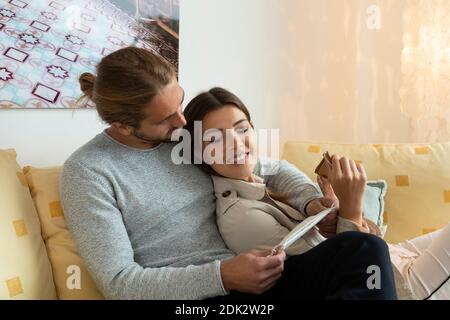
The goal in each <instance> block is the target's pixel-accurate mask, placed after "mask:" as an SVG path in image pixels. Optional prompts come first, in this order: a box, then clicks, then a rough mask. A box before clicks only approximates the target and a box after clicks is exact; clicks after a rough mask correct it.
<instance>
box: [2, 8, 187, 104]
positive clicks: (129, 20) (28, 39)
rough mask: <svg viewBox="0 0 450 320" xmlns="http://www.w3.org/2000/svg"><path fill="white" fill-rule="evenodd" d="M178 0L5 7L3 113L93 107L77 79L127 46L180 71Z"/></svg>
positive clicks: (3, 17)
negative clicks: (84, 99) (150, 53)
mask: <svg viewBox="0 0 450 320" xmlns="http://www.w3.org/2000/svg"><path fill="white" fill-rule="evenodd" d="M178 41H179V1H178V0H139V1H137V0H136V1H133V0H56V1H50V0H45V1H43V0H0V109H14V108H21V109H40V108H46V109H48V108H50V109H65V108H81V107H83V108H93V107H94V105H93V104H92V103H88V104H80V103H78V100H79V98H80V96H81V95H82V93H81V91H80V89H79V85H78V77H79V75H80V74H81V73H83V72H92V73H94V72H95V68H96V65H97V64H98V62H99V61H100V60H101V59H102V58H103V57H104V56H106V55H108V54H109V53H111V52H113V51H116V50H118V49H120V48H123V47H126V46H137V47H142V48H146V49H148V50H151V51H153V52H155V53H157V54H159V55H161V56H162V57H163V58H164V59H166V60H167V61H169V62H170V63H171V64H173V65H174V67H175V68H176V69H178Z"/></svg>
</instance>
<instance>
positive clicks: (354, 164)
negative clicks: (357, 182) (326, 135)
mask: <svg viewBox="0 0 450 320" xmlns="http://www.w3.org/2000/svg"><path fill="white" fill-rule="evenodd" d="M350 168H351V170H352V172H353V175H354V176H356V177H358V176H359V175H360V172H359V170H358V168H357V166H356V162H355V161H353V160H350Z"/></svg>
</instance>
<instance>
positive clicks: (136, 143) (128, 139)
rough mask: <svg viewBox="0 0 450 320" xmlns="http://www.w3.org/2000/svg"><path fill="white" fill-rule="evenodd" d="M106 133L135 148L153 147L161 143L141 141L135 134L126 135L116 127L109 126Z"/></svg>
mask: <svg viewBox="0 0 450 320" xmlns="http://www.w3.org/2000/svg"><path fill="white" fill-rule="evenodd" d="M106 134H108V135H109V136H110V137H111V138H113V139H114V140H116V141H117V142H119V143H121V144H124V145H126V146H128V147H131V148H135V149H142V150H146V149H153V148H155V147H157V146H158V145H159V143H149V142H145V141H141V140H139V139H138V138H136V137H135V136H133V135H131V136H124V135H122V134H120V133H118V132H116V131H115V130H114V128H112V127H109V128H108V129H106Z"/></svg>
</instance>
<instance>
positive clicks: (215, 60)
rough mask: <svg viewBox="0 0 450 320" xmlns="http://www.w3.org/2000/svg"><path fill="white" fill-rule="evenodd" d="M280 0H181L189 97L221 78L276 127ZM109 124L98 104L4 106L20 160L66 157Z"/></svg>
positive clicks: (4, 139)
mask: <svg viewBox="0 0 450 320" xmlns="http://www.w3.org/2000/svg"><path fill="white" fill-rule="evenodd" d="M276 2H277V1H276V0H245V1H242V0H226V1H224V0H188V1H181V4H182V7H181V30H180V33H181V43H180V65H181V66H180V82H181V84H182V86H183V87H184V88H185V91H186V101H189V99H191V98H192V97H194V96H195V95H196V94H197V93H198V92H199V91H201V90H205V89H209V88H211V87H212V86H215V85H220V86H223V87H226V88H228V89H230V90H232V91H234V92H236V93H237V94H238V95H239V96H240V97H241V98H242V99H243V100H244V102H246V103H247V104H248V106H249V107H250V109H251V112H252V113H253V115H254V118H255V119H254V120H255V123H256V124H257V125H258V126H260V127H264V128H270V127H271V123H272V121H276V119H277V114H276V113H274V112H272V110H273V108H272V107H271V106H272V105H273V104H274V99H275V97H276V92H277V90H278V89H277V87H276V86H277V81H276V80H277V79H276V78H274V77H273V76H272V74H273V71H274V70H273V64H271V61H272V60H273V59H274V56H275V51H274V50H273V46H276V45H277V44H276V41H267V39H268V38H273V35H274V30H275V29H276V28H278V27H279V25H280V24H279V23H277V21H275V20H274V15H273V10H275V4H276ZM274 28H275V29H274ZM275 38H276V37H275ZM272 40H273V39H272ZM275 40H276V39H275ZM270 66H272V67H270ZM0 100H1V92H0ZM104 127H105V125H104V124H102V123H101V122H100V120H99V119H98V117H97V114H96V112H95V110H0V149H6V148H15V149H16V151H17V153H18V160H19V163H20V164H21V165H22V166H25V165H33V166H52V165H60V164H62V163H63V162H64V160H65V159H66V158H67V157H68V156H69V155H70V154H71V153H72V152H73V151H74V150H75V149H76V148H78V147H79V146H81V145H83V144H84V143H85V142H87V141H88V140H89V139H91V138H92V137H93V136H94V135H96V134H97V133H99V132H100V131H101V130H102V129H103V128H104Z"/></svg>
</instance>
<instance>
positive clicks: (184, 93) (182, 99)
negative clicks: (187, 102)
mask: <svg viewBox="0 0 450 320" xmlns="http://www.w3.org/2000/svg"><path fill="white" fill-rule="evenodd" d="M185 96H186V92H184V90H183V98H181V102H180V105H182V104H183V102H184V97H185Z"/></svg>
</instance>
